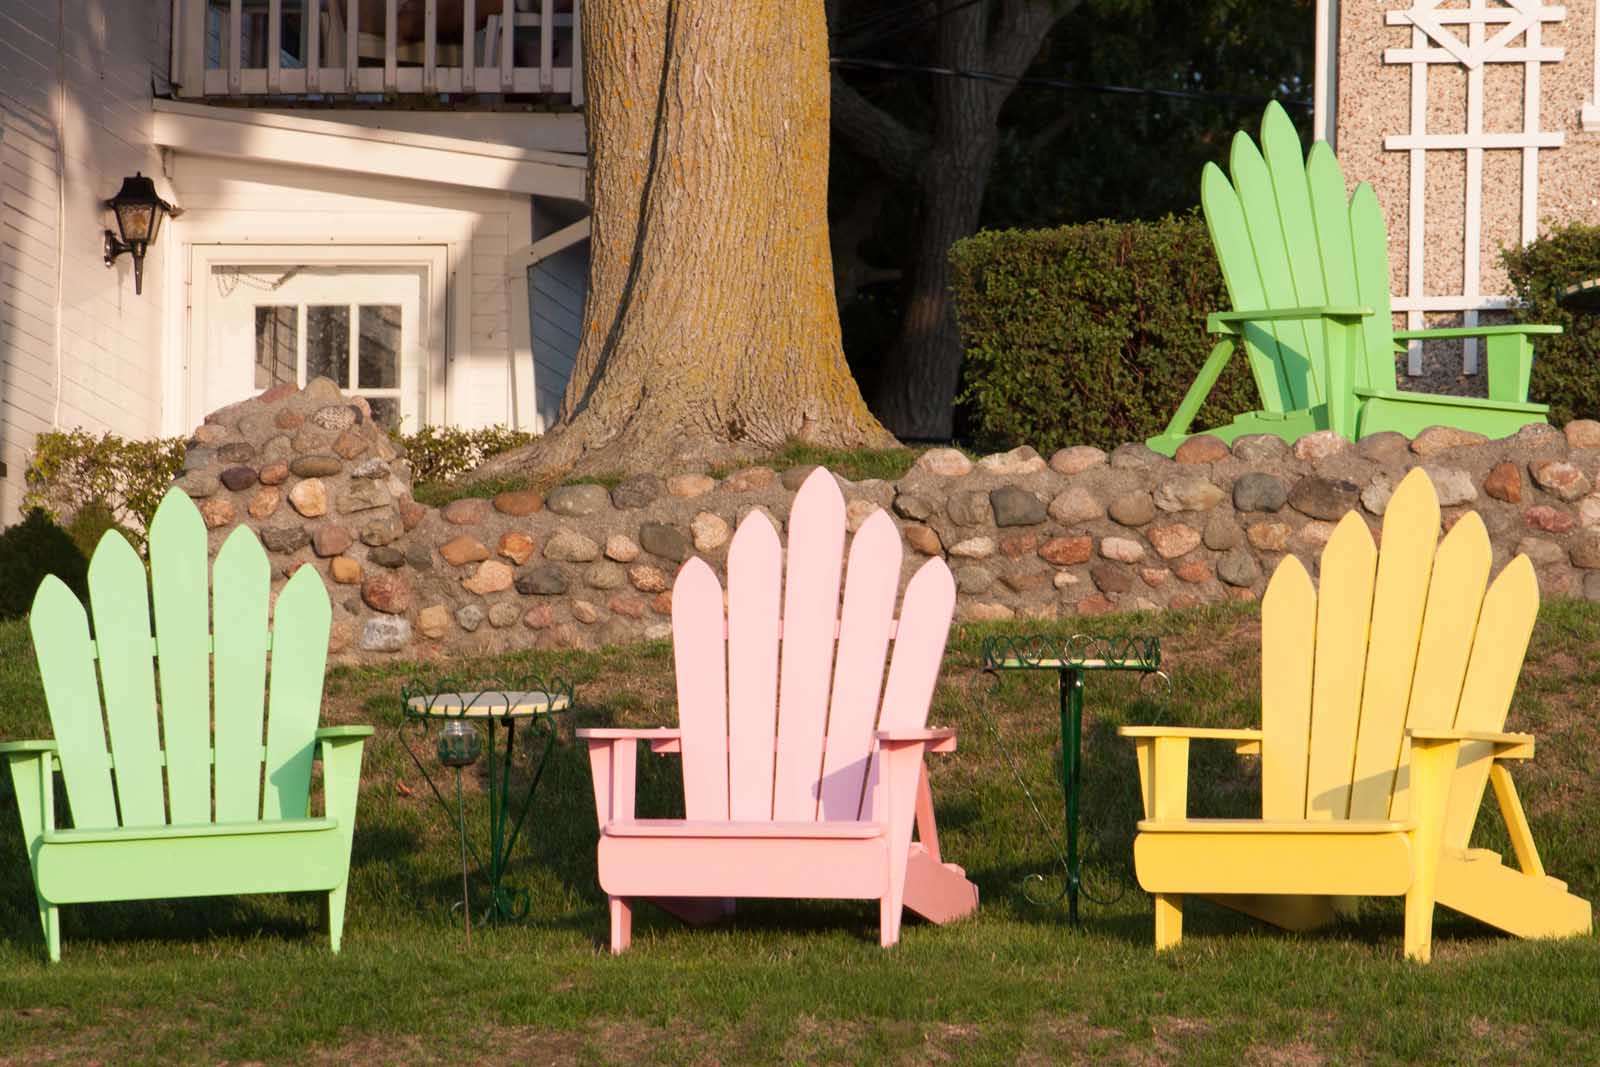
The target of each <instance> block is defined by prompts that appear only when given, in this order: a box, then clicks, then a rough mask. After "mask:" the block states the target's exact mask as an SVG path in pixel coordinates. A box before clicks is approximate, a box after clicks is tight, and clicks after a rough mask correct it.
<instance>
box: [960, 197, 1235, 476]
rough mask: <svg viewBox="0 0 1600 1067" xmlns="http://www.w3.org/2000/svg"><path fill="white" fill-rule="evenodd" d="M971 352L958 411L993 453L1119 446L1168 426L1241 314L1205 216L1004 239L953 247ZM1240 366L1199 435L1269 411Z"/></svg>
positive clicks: (1220, 386)
mask: <svg viewBox="0 0 1600 1067" xmlns="http://www.w3.org/2000/svg"><path fill="white" fill-rule="evenodd" d="M950 260H951V263H952V265H953V266H954V268H955V269H954V280H953V288H954V290H955V299H956V309H957V315H958V318H959V319H960V323H961V332H962V336H963V338H964V341H965V344H966V362H965V366H964V369H963V383H962V389H961V393H960V396H959V398H958V402H959V403H961V404H963V405H964V406H965V411H964V414H965V415H966V417H967V420H968V428H969V433H970V434H971V436H972V437H973V438H974V439H975V442H976V443H977V444H979V445H981V446H983V447H985V448H1010V447H1014V446H1016V445H1020V444H1028V445H1032V446H1034V447H1035V448H1037V449H1039V450H1040V451H1042V452H1045V453H1046V454H1048V452H1049V451H1050V450H1051V449H1055V448H1060V447H1062V446H1065V445H1075V444H1090V445H1096V446H1099V447H1101V448H1107V449H1109V448H1114V447H1116V446H1117V445H1120V444H1124V443H1126V442H1129V441H1142V440H1144V439H1145V438H1147V437H1151V436H1154V435H1155V434H1158V433H1160V432H1161V431H1162V430H1163V429H1165V427H1166V425H1167V421H1168V420H1169V419H1171V418H1172V415H1173V412H1175V411H1176V410H1177V408H1178V403H1179V402H1180V401H1181V400H1182V399H1183V395H1184V393H1185V391H1187V390H1188V388H1189V386H1190V384H1191V383H1192V382H1193V381H1194V379H1195V377H1196V375H1197V374H1198V373H1199V371H1200V365H1201V364H1202V363H1204V362H1205V359H1206V356H1207V355H1208V354H1209V353H1210V351H1211V346H1212V344H1213V343H1214V340H1215V339H1214V338H1212V337H1210V336H1209V335H1207V333H1206V331H1205V315H1206V313H1207V312H1211V311H1219V310H1226V309H1227V308H1228V306H1229V303H1228V295H1227V291H1226V289H1225V288H1224V286H1223V282H1222V273H1221V271H1220V270H1219V269H1218V267H1217V262H1216V257H1215V255H1214V254H1213V253H1212V251H1211V242H1210V240H1209V239H1208V237H1207V236H1206V230H1205V224H1204V222H1203V221H1202V220H1201V218H1200V216H1199V214H1198V213H1197V212H1190V213H1189V214H1187V215H1181V216H1173V215H1168V216H1167V217H1165V218H1161V219H1155V220H1149V221H1134V222H1114V221H1105V222H1093V223H1086V224H1084V225H1078V226H1063V227H1061V228H1059V229H1054V230H1005V231H998V232H996V231H989V232H984V233H980V234H978V235H977V236H975V237H971V238H968V239H966V240H963V241H958V242H957V243H956V245H955V247H954V248H952V249H951V250H950ZM1260 406H1261V405H1260V402H1259V399H1258V397H1257V395H1256V390H1255V384H1254V382H1253V381H1252V380H1251V378H1250V373H1249V368H1248V367H1247V365H1246V364H1245V362H1244V360H1243V359H1241V358H1237V357H1236V358H1235V359H1234V360H1232V361H1230V363H1229V365H1228V367H1227V368H1226V369H1225V370H1224V371H1223V374H1222V377H1221V378H1220V379H1219V380H1218V381H1217V384H1216V387H1215V388H1213V389H1212V391H1211V396H1210V398H1209V399H1208V401H1207V402H1206V404H1205V405H1204V406H1203V407H1202V408H1201V409H1200V414H1199V417H1198V418H1197V419H1196V420H1195V428H1196V429H1203V428H1206V427H1209V426H1215V425H1219V424H1222V423H1226V422H1228V421H1230V420H1232V418H1233V416H1235V415H1237V414H1239V413H1241V412H1244V411H1249V410H1252V409H1254V408H1258V407H1260Z"/></svg>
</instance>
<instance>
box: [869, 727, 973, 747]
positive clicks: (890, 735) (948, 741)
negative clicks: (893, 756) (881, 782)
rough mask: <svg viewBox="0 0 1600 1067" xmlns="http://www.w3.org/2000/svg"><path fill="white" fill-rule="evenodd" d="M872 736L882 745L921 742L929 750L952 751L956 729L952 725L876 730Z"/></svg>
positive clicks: (954, 744)
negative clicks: (923, 728) (922, 728)
mask: <svg viewBox="0 0 1600 1067" xmlns="http://www.w3.org/2000/svg"><path fill="white" fill-rule="evenodd" d="M872 736H873V738H874V739H875V740H876V741H877V742H878V744H879V745H882V746H896V747H898V746H901V745H908V744H922V745H925V746H926V747H927V750H928V751H929V752H954V751H955V750H956V731H955V728H954V727H950V726H945V727H932V728H929V729H925V730H876V731H874V732H873V735H872Z"/></svg>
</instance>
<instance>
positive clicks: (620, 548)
mask: <svg viewBox="0 0 1600 1067" xmlns="http://www.w3.org/2000/svg"><path fill="white" fill-rule="evenodd" d="M639 551H640V550H639V543H638V542H637V541H635V540H634V539H633V538H631V537H629V536H628V535H627V534H612V535H611V536H609V537H607V538H606V559H610V560H615V561H617V562H618V563H632V562H633V561H634V560H636V559H638V558H639Z"/></svg>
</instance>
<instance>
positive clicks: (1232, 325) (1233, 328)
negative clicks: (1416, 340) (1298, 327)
mask: <svg viewBox="0 0 1600 1067" xmlns="http://www.w3.org/2000/svg"><path fill="white" fill-rule="evenodd" d="M1371 314H1372V309H1371V308H1369V307H1354V306H1337V305H1319V306H1316V307H1297V308H1270V309H1269V308H1262V309H1260V310H1259V311H1213V312H1212V313H1211V314H1209V315H1207V316H1206V332H1207V333H1233V334H1236V333H1239V332H1241V331H1240V329H1239V327H1241V326H1243V325H1244V324H1245V323H1247V322H1286V321H1296V320H1303V319H1333V320H1335V321H1343V322H1359V321H1360V320H1361V319H1364V318H1366V317H1367V316H1369V315H1371Z"/></svg>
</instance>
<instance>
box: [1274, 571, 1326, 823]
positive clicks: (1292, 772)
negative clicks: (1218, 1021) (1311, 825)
mask: <svg viewBox="0 0 1600 1067" xmlns="http://www.w3.org/2000/svg"><path fill="white" fill-rule="evenodd" d="M1316 653H1317V593H1316V590H1315V589H1314V588H1313V587H1312V585H1311V576H1310V575H1309V574H1307V573H1306V569H1305V567H1304V566H1303V565H1302V564H1301V563H1300V561H1299V560H1298V559H1296V558H1295V557H1293V556H1285V557H1284V558H1283V562H1282V563H1280V564H1278V569H1277V570H1276V571H1274V572H1273V575H1272V580H1271V581H1270V582H1268V583H1267V592H1266V595H1264V596H1263V597H1262V598H1261V738H1262V739H1261V817H1262V818H1264V819H1303V818H1305V815H1306V760H1307V758H1308V756H1309V753H1310V746H1311V682H1312V672H1313V667H1314V665H1315V663H1316Z"/></svg>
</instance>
